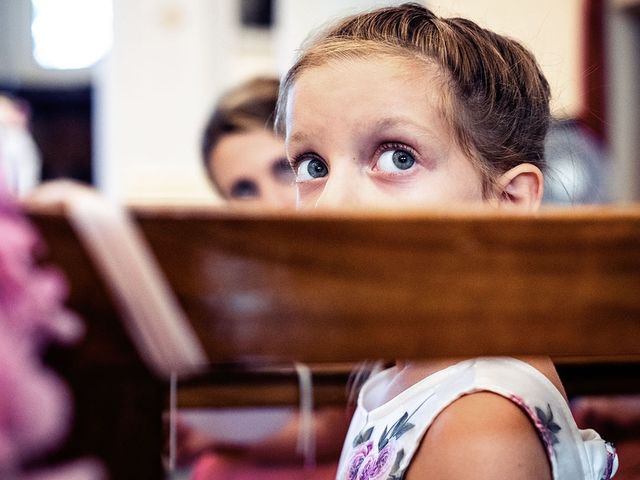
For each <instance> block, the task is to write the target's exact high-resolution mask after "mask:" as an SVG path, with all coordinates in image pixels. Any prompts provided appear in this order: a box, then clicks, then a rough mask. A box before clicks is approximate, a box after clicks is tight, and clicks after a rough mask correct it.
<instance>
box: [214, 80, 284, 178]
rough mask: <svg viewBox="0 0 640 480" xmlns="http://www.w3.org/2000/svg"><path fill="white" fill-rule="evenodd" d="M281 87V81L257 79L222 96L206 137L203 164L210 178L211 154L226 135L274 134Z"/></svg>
mask: <svg viewBox="0 0 640 480" xmlns="http://www.w3.org/2000/svg"><path fill="white" fill-rule="evenodd" d="M279 84H280V82H279V80H278V79H277V78H271V77H257V78H254V79H251V80H248V81H246V82H244V83H242V84H240V85H238V86H237V87H235V88H233V89H231V90H229V91H227V92H226V93H224V94H223V95H222V97H221V98H220V100H219V101H218V104H217V105H216V106H215V108H214V110H213V113H212V114H211V116H210V117H209V120H208V121H207V124H206V126H205V129H204V132H203V135H202V144H201V154H202V161H203V162H204V165H205V168H206V170H207V172H209V175H210V176H211V172H210V171H209V168H208V167H209V160H210V156H211V151H212V150H213V149H214V148H215V146H216V144H217V143H218V141H220V138H222V137H223V136H224V135H227V134H229V133H237V132H246V131H248V130H255V129H266V130H273V128H274V117H275V109H276V102H277V100H278V87H279ZM214 182H215V180H214Z"/></svg>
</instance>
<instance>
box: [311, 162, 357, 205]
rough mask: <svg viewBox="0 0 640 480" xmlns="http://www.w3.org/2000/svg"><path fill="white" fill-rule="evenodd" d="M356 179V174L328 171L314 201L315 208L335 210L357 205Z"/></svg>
mask: <svg viewBox="0 0 640 480" xmlns="http://www.w3.org/2000/svg"><path fill="white" fill-rule="evenodd" d="M357 179H358V175H357V172H336V171H329V177H328V179H327V180H326V182H325V184H324V188H323V190H322V193H320V196H319V197H318V198H317V200H316V204H315V206H316V208H327V209H337V208H345V207H353V206H355V205H357V203H358V195H357V192H358V186H357V181H356V180H357Z"/></svg>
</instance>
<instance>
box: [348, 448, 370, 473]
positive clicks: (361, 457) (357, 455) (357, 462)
mask: <svg viewBox="0 0 640 480" xmlns="http://www.w3.org/2000/svg"><path fill="white" fill-rule="evenodd" d="M371 450H373V442H372V441H368V442H367V443H365V444H363V445H362V446H360V448H358V449H357V450H356V451H355V452H354V453H353V455H352V456H351V460H349V469H348V470H347V480H356V479H357V478H358V472H360V467H361V466H362V464H363V463H364V461H365V459H366V458H367V456H368V455H369V453H370V452H371Z"/></svg>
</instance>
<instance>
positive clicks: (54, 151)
mask: <svg viewBox="0 0 640 480" xmlns="http://www.w3.org/2000/svg"><path fill="white" fill-rule="evenodd" d="M594 1H595V3H598V4H603V5H604V3H606V2H604V1H602V2H598V1H597V0H562V1H558V0H519V1H518V2H513V1H509V0H483V1H478V0H449V1H446V0H432V1H429V2H427V3H428V5H429V6H430V7H431V8H433V9H434V10H435V11H436V12H437V13H439V14H443V15H460V16H465V17H469V18H471V19H473V20H476V21H478V22H479V23H480V24H482V25H484V26H487V27H488V28H492V29H494V30H496V31H498V32H500V33H505V34H508V35H510V36H513V37H515V38H518V39H520V40H521V41H522V42H523V43H525V44H526V45H527V46H529V47H530V48H531V49H532V50H533V51H534V53H535V54H536V55H537V58H538V60H539V61H540V63H541V65H542V68H543V69H544V71H545V73H546V75H547V76H548V78H549V80H550V83H551V85H552V89H553V111H554V114H555V115H556V117H557V118H559V119H575V118H578V117H580V116H581V115H582V114H583V112H584V111H585V108H587V104H588V101H587V100H588V98H587V97H586V94H585V91H586V87H585V79H587V78H589V76H590V75H593V72H594V67H593V65H592V66H588V65H587V64H586V49H587V47H588V45H587V44H588V39H589V35H590V27H589V24H588V15H587V6H588V4H589V5H592V4H593V3H594ZM611 1H612V2H614V3H618V2H615V0H611ZM47 3H48V4H52V3H55V4H56V5H57V10H58V11H60V10H61V9H63V7H65V6H68V8H70V12H75V14H74V15H72V16H70V17H68V19H67V21H70V20H69V19H76V20H75V22H76V23H78V22H79V23H80V27H77V25H76V27H77V28H78V33H73V28H72V27H71V23H69V24H67V25H66V26H65V24H64V23H61V24H60V26H58V27H57V28H58V31H57V35H56V36H55V37H56V38H62V37H65V38H67V37H68V38H67V44H66V45H67V47H66V48H67V50H69V49H71V47H74V46H75V47H86V46H87V45H88V44H89V38H91V37H92V35H94V34H96V35H97V34H98V33H100V35H102V36H103V37H104V35H105V34H104V30H103V27H104V25H106V28H107V30H106V31H107V32H108V33H109V34H110V36H109V38H108V45H107V46H106V47H105V46H104V45H103V46H102V48H103V50H104V51H103V52H102V53H97V54H95V55H96V62H95V63H93V64H91V65H87V66H85V67H78V66H77V65H75V66H72V68H63V69H56V68H51V65H49V66H43V65H39V64H38V60H37V59H36V58H35V57H34V48H35V47H34V38H35V33H36V31H37V29H35V28H32V27H34V26H35V25H36V23H35V22H34V18H37V15H36V14H37V13H38V7H39V5H40V9H41V10H42V9H43V8H44V7H42V4H47ZM393 3H401V2H397V1H396V2H394V1H375V0H323V1H317V0H270V1H269V0H218V1H211V0H136V1H130V0H56V2H51V1H48V2H47V0H39V1H37V0H34V1H29V0H5V1H3V2H0V91H5V92H6V91H9V92H11V93H13V94H15V95H17V96H21V97H22V98H25V99H26V100H27V101H28V102H29V103H30V105H31V109H32V120H33V129H34V136H35V137H36V142H37V143H38V145H39V146H40V148H41V149H42V150H43V176H44V177H45V178H57V177H64V176H69V177H73V178H78V179H81V180H84V181H88V182H91V183H94V184H95V185H97V186H98V187H99V188H101V189H102V190H103V191H105V192H106V193H108V194H109V195H111V196H112V197H114V198H116V199H118V200H121V201H125V202H136V203H139V202H144V203H147V202H163V203H166V202H176V203H185V202H186V203H212V202H216V201H217V199H216V196H215V195H214V194H212V193H211V191H210V188H209V185H208V184H207V182H206V179H205V177H204V173H203V169H202V167H201V160H200V158H199V141H200V133H201V128H202V126H203V123H204V121H205V119H206V117H207V115H208V113H209V112H210V110H211V108H212V107H213V105H214V103H215V101H216V99H217V98H218V96H219V95H220V93H221V92H222V91H223V90H224V89H226V88H228V87H229V86H232V85H234V84H236V83H237V82H239V81H241V80H243V79H245V78H247V77H249V76H253V75H256V74H274V75H280V74H281V73H282V72H283V71H284V70H285V69H286V68H287V67H288V65H289V64H290V63H291V61H292V59H293V57H294V55H295V50H296V48H297V46H298V45H299V43H300V42H301V41H302V39H304V38H305V37H306V35H307V34H308V32H310V31H311V30H313V29H315V28H317V27H319V26H320V25H322V24H323V23H325V22H326V21H327V20H330V19H333V18H336V17H339V16H341V15H344V14H346V13H353V12H355V11H358V10H362V9H366V8H371V7H374V6H379V5H387V4H393ZM632 3H633V2H632ZM611 8H613V7H611ZM615 8H618V7H617V6H616V7H615ZM91 22H95V23H91ZM83 25H84V27H83ZM100 25H102V26H100ZM52 28H54V30H53V31H54V32H55V28H56V27H52ZM74 28H75V27H74ZM632 31H633V29H632ZM634 35H635V34H634V33H632V34H630V36H631V37H632V38H634ZM623 40H624V39H623ZM105 41H106V40H104V39H103V40H102V44H105ZM626 41H629V39H628V38H627V40H626ZM50 43H51V42H50ZM99 43H100V42H98V44H99ZM61 45H65V44H64V43H61ZM75 47H74V48H75ZM95 48H96V49H97V50H100V48H101V47H100V45H98V46H96V47H95ZM85 50H86V49H85ZM85 57H86V58H89V57H90V55H89V54H88V53H86V52H85ZM621 61H622V62H624V60H621ZM627 63H628V62H627ZM599 68H601V69H603V70H604V68H605V65H604V64H602V65H600V66H596V67H595V69H596V70H598V69H599ZM633 68H635V67H633ZM633 68H631V72H632V73H633V72H634V71H635V70H634V69H633ZM629 88H631V89H633V87H629ZM636 88H637V87H636ZM631 101H632V103H633V102H634V101H635V102H637V96H636V97H635V100H633V98H632V99H631ZM603 121H604V119H603ZM633 128H636V127H633ZM634 168H635V167H631V171H630V172H627V173H626V174H625V175H623V176H622V178H628V177H629V176H630V175H631V177H632V178H633V175H635V174H636V173H637V169H636V170H634ZM628 188H629V189H630V193H628V195H627V197H629V196H633V195H634V193H633V191H634V188H635V187H634V186H633V185H631V186H630V187H628Z"/></svg>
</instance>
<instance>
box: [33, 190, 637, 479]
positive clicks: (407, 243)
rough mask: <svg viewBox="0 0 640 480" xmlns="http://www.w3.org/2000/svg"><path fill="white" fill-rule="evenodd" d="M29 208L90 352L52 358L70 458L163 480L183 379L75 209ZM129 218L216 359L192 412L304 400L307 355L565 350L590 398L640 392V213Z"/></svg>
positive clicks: (350, 357) (163, 214) (567, 367)
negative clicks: (67, 408)
mask: <svg viewBox="0 0 640 480" xmlns="http://www.w3.org/2000/svg"><path fill="white" fill-rule="evenodd" d="M26 208H27V212H28V214H29V216H30V218H31V219H32V221H33V222H34V224H35V225H36V226H37V228H38V229H39V230H40V232H41V234H42V235H43V236H44V238H45V240H46V243H47V245H48V248H49V256H48V258H47V261H50V262H53V263H56V264H58V265H60V266H61V268H63V269H64V271H65V272H66V274H67V277H68V279H69V282H70V285H71V295H70V299H69V304H70V306H71V307H72V308H74V309H75V310H76V311H78V312H79V313H80V314H81V315H82V316H83V317H84V318H85V320H86V323H87V328H88V332H87V337H86V340H85V341H84V342H83V343H82V344H81V345H80V346H78V347H77V348H76V349H74V350H71V351H69V350H64V351H58V352H54V354H53V355H52V362H53V363H54V364H55V365H56V366H57V367H58V368H60V369H61V371H63V372H64V374H65V375H66V376H67V378H68V379H69V381H70V382H71V384H72V386H73V390H74V393H75V395H76V399H77V400H76V411H77V417H76V425H75V429H74V432H73V435H72V437H71V439H70V441H69V445H68V446H67V450H65V454H69V455H70V454H71V452H73V454H77V453H78V452H80V453H93V454H96V455H99V456H100V457H102V458H103V459H105V460H106V462H107V464H108V465H109V467H110V469H111V472H112V477H113V478H118V479H120V478H161V476H160V473H159V472H160V470H161V465H160V462H159V452H160V449H161V423H160V413H161V410H162V408H163V402H164V396H163V395H164V394H165V390H164V389H165V388H166V386H167V382H168V372H167V371H166V370H165V371H164V374H163V370H162V368H160V369H159V368H157V365H155V366H154V365H153V362H151V361H150V359H149V357H148V356H146V355H141V353H140V352H141V348H140V343H139V342H140V338H133V339H132V337H131V329H130V328H129V327H127V326H126V325H123V324H126V323H127V322H129V321H130V319H127V318H126V315H123V312H122V310H121V308H122V302H121V301H119V300H118V298H114V297H117V296H118V295H114V290H113V286H112V285H111V286H110V285H109V281H106V280H105V278H104V269H101V267H99V266H97V265H98V263H99V262H96V259H95V258H94V257H91V256H90V255H88V254H87V251H86V243H85V244H82V242H80V241H79V240H78V236H77V233H78V232H77V225H75V226H74V224H73V222H72V221H70V220H69V218H70V213H69V212H70V209H69V204H65V203H64V202H62V203H60V202H57V203H56V202H53V203H50V204H47V203H46V202H44V203H43V202H37V203H32V204H27V205H26ZM131 213H132V215H133V218H134V219H135V224H136V226H137V228H139V229H140V231H141V232H142V234H143V237H144V240H145V242H148V245H149V247H150V250H151V251H152V252H153V254H154V255H153V256H154V257H155V258H156V259H157V261H158V264H159V267H160V270H161V272H163V273H164V275H165V276H166V280H167V281H168V285H169V287H170V292H171V294H172V295H173V294H175V297H176V298H177V301H178V306H179V308H180V310H181V311H180V312H179V313H180V314H182V313H184V318H186V319H188V322H187V323H188V325H190V328H192V329H193V332H195V334H196V337H197V342H198V344H199V345H200V346H201V347H202V351H203V352H204V353H205V355H206V359H205V362H204V363H205V364H203V365H201V367H207V366H213V368H211V370H210V371H209V372H207V371H206V370H205V371H204V373H203V370H202V369H201V368H197V367H198V366H194V368H193V370H192V371H191V372H189V371H184V372H183V374H185V375H186V376H184V377H183V378H184V383H183V385H185V387H186V386H187V385H190V388H192V390H191V391H190V392H191V394H192V395H191V397H190V398H191V399H189V396H188V395H189V393H188V392H189V390H188V389H186V388H185V389H184V391H185V392H187V393H186V394H185V395H183V396H182V399H181V404H182V405H183V406H189V405H191V406H193V405H209V406H229V405H248V404H252V405H257V404H264V403H269V404H283V403H296V402H297V386H296V380H295V375H293V374H292V373H291V372H292V370H291V367H290V366H289V365H291V362H293V361H302V362H307V363H309V364H312V365H317V364H327V363H333V364H336V363H337V364H347V365H350V364H352V363H353V362H358V361H361V360H364V359H394V358H413V359H417V358H431V357H441V356H477V355H551V356H552V357H554V358H555V359H557V361H558V363H559V365H560V367H561V373H562V372H563V369H564V374H563V376H564V377H565V382H566V381H567V378H569V379H570V378H571V377H572V375H573V378H574V380H575V385H576V390H575V391H576V392H577V393H583V392H586V391H599V392H602V391H636V392H637V391H638V390H640V388H639V386H640V381H639V378H640V375H639V367H640V341H639V339H640V295H639V294H638V288H639V286H640V207H637V206H632V207H626V208H622V207H620V208H614V207H612V208H597V209H596V208H589V209H588V208H582V209H576V210H571V211H546V212H543V213H541V214H540V215H538V216H536V217H525V216H520V215H517V214H514V213H496V212H487V211H447V212H445V211H440V212H438V211H431V212H403V213H401V214H399V213H382V212H378V213H362V212H351V213H339V214H336V213H333V214H328V213H317V212H316V213H311V214H305V215H301V214H296V213H291V214H276V213H267V214H261V215H257V214H250V213H247V214H229V213H225V212H221V211H214V210H210V209H205V208H194V207H166V208H160V207H144V208H143V207H138V208H135V209H132V211H131ZM125 293H126V292H125ZM132 293H133V295H132V296H133V297H135V292H132ZM230 366H231V367H230ZM254 366H259V367H260V369H261V370H259V371H257V372H256V371H255V369H254V368H253V367H254ZM165 367H166V366H165ZM187 370H188V369H187ZM347 372H348V368H342V369H340V368H337V369H334V370H332V369H325V370H323V369H322V368H317V369H316V372H315V377H316V379H317V380H318V382H317V383H318V384H319V385H320V387H318V388H319V391H323V390H322V389H323V387H324V388H325V390H324V393H323V394H321V397H322V395H324V396H325V402H326V403H339V402H341V401H343V399H341V398H339V397H340V393H339V392H340V390H339V389H341V388H343V385H344V382H345V380H346V373H347ZM598 372H600V374H598ZM190 373H191V375H190ZM594 382H595V384H597V385H595V384H594ZM570 383H571V382H569V384H570ZM198 389H200V390H198ZM278 389H279V390H278ZM342 391H343V390H342ZM132 466H135V468H133V470H135V469H136V468H137V471H136V472H135V476H134V475H133V474H132Z"/></svg>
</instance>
